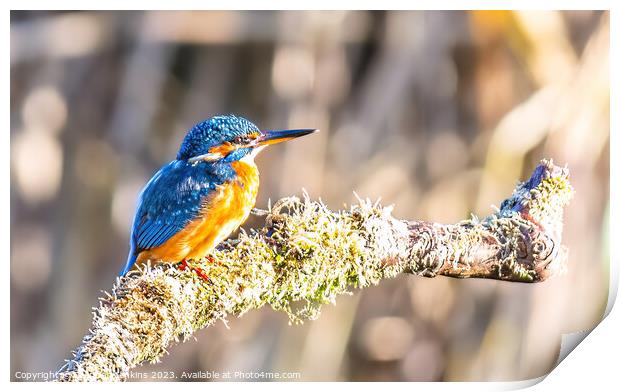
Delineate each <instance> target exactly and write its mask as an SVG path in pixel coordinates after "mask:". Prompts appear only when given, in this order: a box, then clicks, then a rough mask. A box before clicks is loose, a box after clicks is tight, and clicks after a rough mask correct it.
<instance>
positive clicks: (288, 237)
mask: <svg viewBox="0 0 620 392" xmlns="http://www.w3.org/2000/svg"><path fill="white" fill-rule="evenodd" d="M571 194H572V189H571V188H570V184H569V183H568V171H567V170H565V169H559V168H557V167H555V166H553V164H552V163H551V162H550V161H543V162H541V164H540V165H539V166H538V168H537V169H536V170H535V172H534V174H533V176H532V178H531V179H530V180H528V181H526V182H524V183H521V184H519V185H518V186H517V188H516V189H515V192H514V193H513V195H512V196H511V197H510V198H509V199H508V200H507V201H505V202H504V203H502V208H501V209H500V210H499V211H498V212H497V213H495V214H493V215H491V216H489V217H487V218H485V219H482V220H479V219H477V218H472V219H471V220H468V221H463V222H461V223H459V224H455V225H440V224H435V223H429V222H406V221H400V220H398V219H395V218H394V217H392V215H391V211H392V210H391V208H389V207H382V206H381V205H379V204H378V203H374V204H373V203H371V202H370V201H368V200H360V202H359V204H358V205H355V206H352V207H351V208H350V209H348V210H346V211H331V210H329V209H328V208H327V207H326V206H325V205H324V204H323V203H322V202H320V201H318V202H317V201H311V200H310V199H309V198H308V197H304V198H303V200H300V199H298V198H295V197H290V198H284V199H282V200H280V201H278V202H277V203H276V204H275V205H274V206H273V208H270V210H269V211H268V214H267V216H266V219H265V225H264V227H263V229H261V230H260V231H258V232H251V233H246V232H244V231H242V232H241V233H240V234H239V236H238V238H237V239H236V240H235V241H234V242H226V243H224V244H222V245H221V246H219V247H218V249H217V250H215V251H214V252H213V253H212V255H211V257H209V258H207V259H204V260H191V261H190V262H189V266H190V267H191V268H185V269H179V268H177V267H176V266H174V265H170V264H165V265H158V266H156V267H150V266H148V265H147V266H146V267H145V268H143V269H141V270H136V271H133V272H131V273H130V274H129V275H127V276H126V277H124V278H119V279H118V281H117V282H116V285H115V286H114V289H113V291H112V293H111V294H107V295H106V296H105V297H104V298H102V299H101V304H100V306H99V307H98V308H97V309H96V310H95V313H94V320H93V327H92V328H91V331H90V333H89V334H88V335H87V336H86V337H85V338H84V341H83V343H82V345H81V346H80V347H79V348H78V349H77V351H76V352H75V358H74V360H71V361H68V362H67V364H66V365H65V366H64V367H63V369H61V371H60V372H59V373H58V379H59V380H63V381H74V380H120V379H124V378H125V377H126V376H127V374H128V372H129V371H130V369H132V368H133V367H135V366H137V365H139V364H141V363H143V362H145V361H157V360H159V358H161V356H162V355H164V354H165V353H166V348H167V347H168V346H169V345H170V344H172V343H173V342H176V341H179V340H186V339H188V338H189V337H191V336H192V334H193V333H194V332H195V331H196V330H198V329H200V328H204V327H206V326H208V325H211V324H213V323H214V322H215V321H217V320H225V318H226V317H227V316H229V315H233V316H240V315H242V314H244V313H245V312H248V311H250V310H252V309H258V308H260V307H262V306H263V305H269V306H271V307H272V308H273V309H275V310H279V311H284V312H286V313H287V314H288V315H289V318H290V320H291V323H299V322H302V321H303V320H305V319H314V318H316V317H318V316H319V314H320V309H321V306H322V305H324V304H334V303H335V302H336V297H337V296H338V295H341V294H349V293H351V290H352V289H354V288H360V287H365V286H368V285H372V284H377V283H379V282H380V281H381V280H382V279H385V278H391V277H394V276H396V275H398V274H400V273H403V272H407V273H412V274H417V275H422V276H428V277H432V276H435V275H438V274H442V275H447V276H455V277H482V278H493V279H502V280H510V281H517V282H538V281H542V280H544V279H546V278H548V277H549V276H551V275H553V274H554V273H555V272H557V271H559V270H560V269H561V268H557V266H558V265H563V261H564V256H565V251H564V250H563V247H562V246H561V243H560V241H561V238H560V234H561V225H562V212H563V208H564V206H565V205H566V204H567V202H568V200H569V199H570V197H571ZM196 268H198V269H200V271H202V273H204V274H206V275H207V276H208V280H205V279H203V278H202V277H200V276H199V274H197V273H195V272H193V270H192V269H194V270H195V269H196Z"/></svg>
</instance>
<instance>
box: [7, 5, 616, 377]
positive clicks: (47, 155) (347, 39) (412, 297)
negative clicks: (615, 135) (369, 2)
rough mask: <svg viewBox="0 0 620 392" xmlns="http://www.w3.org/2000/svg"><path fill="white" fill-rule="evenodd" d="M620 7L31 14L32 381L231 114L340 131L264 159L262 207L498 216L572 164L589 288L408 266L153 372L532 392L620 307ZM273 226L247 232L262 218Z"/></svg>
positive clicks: (17, 200) (16, 269) (17, 282)
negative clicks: (615, 16)
mask: <svg viewBox="0 0 620 392" xmlns="http://www.w3.org/2000/svg"><path fill="white" fill-rule="evenodd" d="M608 54H609V15H608V14H607V13H604V12H590V11H579V12H506V11H502V12H482V11H476V12H364V11H359V12H315V11H312V12H266V11H265V12H239V11H234V12H227V11H223V12H11V58H10V61H11V92H10V97H11V131H10V132H11V163H12V164H11V369H12V371H11V377H12V378H15V372H16V371H49V370H56V369H57V368H58V367H59V366H60V365H61V364H62V363H63V360H64V359H65V358H68V357H69V353H70V351H71V350H73V349H74V348H75V347H76V346H77V345H78V344H79V343H80V340H81V338H82V337H83V336H84V334H85V333H86V332H87V330H88V328H89V326H90V322H91V307H93V306H97V304H98V300H97V298H98V297H99V296H100V290H104V289H105V290H109V289H110V288H111V287H112V284H113V283H114V279H115V277H116V275H117V273H118V272H119V270H120V268H121V267H122V265H123V264H124V262H125V258H126V254H127V251H128V238H129V229H130V223H131V220H132V217H133V213H134V206H135V201H136V197H137V194H138V192H139V190H140V189H141V187H142V186H143V185H144V184H145V182H146V181H147V180H148V179H149V178H150V177H151V175H152V174H153V173H154V172H155V171H156V170H157V169H158V168H159V167H160V166H161V165H162V164H164V163H167V162H168V161H170V160H172V159H173V158H174V156H175V154H176V150H177V148H178V146H179V144H180V142H181V140H182V138H183V136H184V134H185V132H186V130H187V129H188V128H190V127H191V126H192V125H193V124H194V123H196V122H198V121H200V120H203V119H205V118H207V117H210V116H212V115H215V114H220V113H236V114H238V115H242V116H244V117H247V118H248V119H250V120H251V121H253V122H254V123H256V124H257V125H258V126H259V127H260V128H262V129H283V128H296V127H298V128H309V127H318V128H320V129H321V130H322V132H321V133H319V134H317V135H314V136H312V137H311V138H304V140H303V141H297V142H291V143H287V144H286V145H280V146H278V147H274V148H272V149H270V150H269V151H267V152H265V153H263V154H261V155H260V156H259V157H258V159H257V163H258V165H259V168H260V170H261V173H262V176H261V188H260V192H259V197H258V202H257V207H261V208H265V207H266V206H267V203H268V200H269V199H271V200H272V201H275V200H276V199H278V198H280V197H282V196H287V195H292V194H301V190H302V188H305V189H306V190H307V191H308V192H309V194H310V195H311V197H313V198H319V197H321V198H322V199H323V200H324V201H325V202H326V203H327V204H328V205H329V206H330V207H331V208H332V209H339V208H343V207H344V205H345V204H347V205H350V204H351V203H354V202H355V198H354V196H353V191H356V192H357V193H358V194H360V195H361V196H362V197H370V198H372V199H377V198H379V197H381V199H382V202H383V203H384V204H395V211H394V215H395V216H397V217H400V218H403V219H411V220H413V219H416V220H417V219H419V220H431V221H438V222H442V223H455V222H458V221H459V220H462V219H466V218H468V217H469V216H470V214H471V213H474V214H476V215H479V216H485V215H487V214H489V213H491V212H492V205H499V204H500V203H501V201H502V200H503V199H504V198H505V197H506V196H508V195H509V194H510V192H511V190H512V188H513V187H514V185H515V184H516V182H517V180H523V179H526V178H527V177H529V174H530V173H531V171H532V169H533V168H534V167H535V165H536V164H537V162H538V161H539V160H540V159H541V158H544V157H547V158H553V159H554V160H555V161H556V163H559V164H561V165H564V164H567V165H568V167H569V168H570V171H571V175H572V177H571V181H572V184H573V186H574V188H575V189H576V194H575V198H574V200H573V201H572V203H571V204H570V206H569V207H568V209H567V210H566V218H565V231H564V244H565V245H566V246H567V247H568V248H569V249H570V253H569V263H568V272H567V274H566V275H564V276H562V277H559V278H556V279H553V280H551V281H548V282H545V283H541V284H533V285H529V284H517V283H505V282H496V281H490V280H474V279H471V280H457V279H450V278H445V277H438V278H434V279H426V278H421V277H412V276H402V277H399V278H397V279H393V280H389V281H384V282H382V283H381V284H380V285H379V286H377V287H372V288H368V289H365V290H362V291H359V290H358V291H356V292H355V295H353V296H344V297H341V298H339V300H338V304H337V305H336V306H325V307H324V309H323V312H322V315H321V317H320V318H319V319H318V320H317V321H313V322H306V323H305V324H304V325H301V326H289V325H288V322H287V316H286V315H285V314H280V313H276V312H274V311H272V310H271V309H269V308H263V309H261V310H259V311H253V312H250V313H249V314H247V315H245V316H243V317H242V318H239V319H236V318H232V319H230V320H229V327H230V329H227V328H226V326H225V325H224V324H223V323H218V324H216V325H214V326H212V327H210V328H207V329H205V330H202V331H200V333H198V334H197V336H196V337H197V341H194V340H190V341H188V342H186V343H184V344H179V345H176V346H174V347H173V348H172V349H171V350H170V355H168V356H166V357H164V358H163V360H162V362H161V363H160V364H156V365H150V364H149V365H145V366H144V367H142V368H140V369H137V370H140V371H142V370H144V371H150V370H172V371H175V372H177V374H178V373H180V372H182V371H197V370H204V371H207V370H208V371H218V372H223V371H227V370H230V371H277V372H300V373H301V379H302V380H308V381H331V380H356V381H362V380H365V381H370V380H385V381H390V380H402V381H414V380H424V381H435V380H449V381H461V380H479V381H480V380H521V379H527V378H532V377H538V376H541V375H543V374H545V373H547V372H548V371H549V370H550V369H551V368H552V367H553V365H554V363H555V361H556V358H557V355H558V352H559V348H560V339H561V334H562V333H566V332H573V331H578V330H582V329H586V328H592V327H594V326H595V325H596V324H597V323H598V321H599V320H600V318H601V316H602V314H603V311H604V309H605V305H606V302H607V289H608V258H609V254H608V251H607V249H608V246H607V244H608V224H607V221H608V210H609V59H608ZM260 223H261V221H260V218H257V217H251V218H250V219H249V220H248V222H246V224H245V227H258V226H259V225H260Z"/></svg>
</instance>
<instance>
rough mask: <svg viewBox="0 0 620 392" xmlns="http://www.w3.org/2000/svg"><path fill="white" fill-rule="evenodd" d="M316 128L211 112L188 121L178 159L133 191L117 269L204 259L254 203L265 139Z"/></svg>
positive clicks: (286, 137) (278, 139)
mask: <svg viewBox="0 0 620 392" xmlns="http://www.w3.org/2000/svg"><path fill="white" fill-rule="evenodd" d="M317 131H318V129H290V130H273V131H261V130H260V129H259V128H258V127H257V126H256V125H254V124H253V123H252V122H250V121H249V120H247V119H245V118H243V117H240V116H236V115H217V116H214V117H211V118H209V119H206V120H204V121H201V122H199V123H197V124H196V125H194V126H193V127H192V128H191V129H190V130H189V131H188V132H187V134H186V135H185V138H184V139H183V142H182V143H181V146H180V148H179V151H178V153H177V155H176V159H174V160H173V161H171V162H169V163H168V164H166V165H164V166H162V167H161V168H160V169H159V170H158V171H157V172H156V173H155V174H154V175H153V177H152V178H151V179H150V180H149V181H148V182H147V183H146V185H145V186H144V188H143V189H142V191H141V192H140V194H139V196H138V200H137V204H136V212H135V215H134V219H133V224H132V228H131V235H130V240H129V247H130V249H129V255H128V256H127V262H126V263H125V266H124V267H123V269H122V270H121V272H120V275H121V276H125V275H126V274H127V273H128V272H129V271H130V270H131V269H132V268H134V267H135V266H136V265H141V264H143V263H145V262H146V261H149V260H150V261H153V262H155V263H159V262H176V263H179V262H181V263H182V265H181V267H182V268H183V267H185V266H187V264H186V260H200V259H202V258H205V257H210V256H209V253H210V252H211V251H212V250H213V249H214V248H215V247H216V246H217V245H218V244H219V243H220V242H222V241H223V240H225V239H226V238H228V236H229V235H230V234H231V233H232V232H233V231H235V230H236V229H237V228H238V227H239V226H240V225H241V224H243V222H244V221H245V220H246V219H247V218H248V216H249V214H250V212H251V210H252V209H253V207H254V205H255V203H256V196H257V194H258V187H259V172H258V167H257V166H256V163H255V162H254V158H255V157H256V155H257V154H258V153H259V152H260V151H262V150H263V149H264V148H265V147H267V146H269V145H273V144H276V143H280V142H284V141H287V140H292V139H295V138H298V137H300V136H305V135H309V134H311V133H314V132H317ZM183 269H184V268H183ZM197 272H198V271H197Z"/></svg>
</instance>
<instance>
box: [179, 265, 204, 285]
mask: <svg viewBox="0 0 620 392" xmlns="http://www.w3.org/2000/svg"><path fill="white" fill-rule="evenodd" d="M179 269H180V270H181V271H185V270H186V269H189V270H190V271H192V272H194V273H195V274H196V275H198V277H199V278H200V279H202V280H204V281H205V282H208V281H209V277H208V276H207V274H205V272H204V271H203V270H202V269H200V268H198V267H192V266H190V265H189V263H188V262H187V260H186V259H183V260H181V262H180V263H179Z"/></svg>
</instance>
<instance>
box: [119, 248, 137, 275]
mask: <svg viewBox="0 0 620 392" xmlns="http://www.w3.org/2000/svg"><path fill="white" fill-rule="evenodd" d="M137 257H138V252H134V250H133V249H131V250H130V251H129V256H127V263H126V264H125V267H123V269H122V270H121V273H120V274H119V275H120V276H125V275H126V274H127V272H129V270H130V269H131V267H133V265H134V264H135V263H136V258H137Z"/></svg>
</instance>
